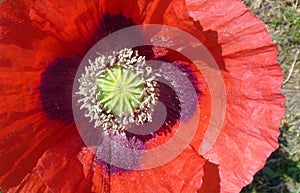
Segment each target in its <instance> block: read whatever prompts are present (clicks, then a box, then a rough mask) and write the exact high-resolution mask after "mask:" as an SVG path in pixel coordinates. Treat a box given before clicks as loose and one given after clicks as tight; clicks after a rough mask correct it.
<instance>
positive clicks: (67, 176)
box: [36, 128, 108, 193]
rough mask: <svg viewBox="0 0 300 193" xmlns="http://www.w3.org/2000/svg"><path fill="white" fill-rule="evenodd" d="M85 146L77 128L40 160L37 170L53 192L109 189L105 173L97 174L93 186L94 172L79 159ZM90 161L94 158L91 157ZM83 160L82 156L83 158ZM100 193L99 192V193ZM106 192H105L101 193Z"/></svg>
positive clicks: (64, 192)
mask: <svg viewBox="0 0 300 193" xmlns="http://www.w3.org/2000/svg"><path fill="white" fill-rule="evenodd" d="M83 146H84V144H83V142H82V140H81V138H80V136H79V135H78V133H77V131H76V129H75V128H72V130H70V133H68V135H67V136H66V138H64V139H63V140H61V141H60V143H58V144H57V145H55V146H54V147H53V148H51V149H49V150H47V151H46V152H45V153H44V154H43V156H42V157H41V158H40V159H39V161H38V163H37V166H36V170H37V172H38V174H39V175H40V176H41V178H42V179H43V181H44V182H45V183H46V184H47V186H48V187H49V188H50V189H51V191H53V192H63V193H68V192H70V193H73V192H92V189H93V188H95V186H96V187H97V186H98V187H102V189H104V190H108V188H106V189H105V187H108V184H107V182H106V181H107V180H108V178H107V179H103V175H104V172H99V173H97V175H99V176H97V181H94V183H95V185H93V181H92V178H93V175H94V174H93V173H94V172H93V171H92V170H90V168H85V166H86V165H83V164H82V163H81V162H80V160H79V158H80V156H79V153H80V151H81V149H82V147H83ZM89 158H90V161H91V160H92V159H93V157H89ZM81 159H82V156H81ZM97 192H98V191H97ZM99 192H104V191H99Z"/></svg>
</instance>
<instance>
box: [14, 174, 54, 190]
mask: <svg viewBox="0 0 300 193" xmlns="http://www.w3.org/2000/svg"><path fill="white" fill-rule="evenodd" d="M14 192H19V193H28V192H38V193H51V191H50V190H49V188H48V187H47V186H46V184H44V182H43V181H42V179H41V178H40V176H39V175H38V174H37V173H36V171H35V170H34V171H32V172H31V173H29V174H27V175H26V176H25V178H24V179H23V180H22V182H21V183H20V185H18V186H17V187H15V188H11V189H9V190H8V193H14Z"/></svg>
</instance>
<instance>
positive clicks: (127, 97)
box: [97, 66, 145, 116]
mask: <svg viewBox="0 0 300 193" xmlns="http://www.w3.org/2000/svg"><path fill="white" fill-rule="evenodd" d="M97 84H98V85H97V86H98V92H99V93H98V95H99V97H98V100H99V101H100V103H101V104H102V105H103V106H104V108H105V109H106V111H107V112H108V113H110V112H112V113H113V114H114V115H115V116H122V115H123V114H126V115H133V114H134V111H135V110H136V109H137V107H139V105H140V104H141V103H142V98H143V95H144V93H143V90H144V86H145V83H144V81H143V80H142V79H141V76H140V75H139V74H137V73H136V72H133V71H130V70H127V69H125V68H123V67H119V66H116V67H113V68H110V69H107V70H106V71H105V73H104V77H101V78H99V79H98V81H97Z"/></svg>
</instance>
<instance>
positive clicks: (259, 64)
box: [187, 0, 284, 193]
mask: <svg viewBox="0 0 300 193" xmlns="http://www.w3.org/2000/svg"><path fill="white" fill-rule="evenodd" d="M187 4H188V9H189V10H190V15H191V17H193V19H195V20H198V21H199V22H200V24H201V25H202V26H203V29H204V30H208V29H210V30H215V31H217V32H218V42H219V44H220V45H221V47H222V55H223V60H224V62H225V68H226V70H227V72H226V71H222V76H223V79H224V82H225V87H226V91H227V107H226V117H225V122H224V127H223V128H222V131H221V133H220V135H219V137H218V139H217V141H216V143H215V144H214V145H213V147H212V149H210V150H209V151H208V152H207V153H205V154H204V157H205V158H207V159H209V160H210V161H211V162H213V163H215V164H217V165H219V174H220V178H221V192H228V193H229V192H230V193H232V192H239V191H240V190H241V188H242V187H243V186H245V185H247V184H249V183H250V182H251V181H252V179H253V175H254V174H255V173H256V172H257V171H258V170H259V169H261V168H262V167H263V165H264V163H265V160H266V158H267V157H268V156H269V155H270V153H271V152H272V151H274V150H275V149H276V148H277V147H278V142H277V138H278V136H279V129H278V125H279V123H280V121H281V118H282V117H283V114H284V106H283V103H284V97H283V96H282V95H281V94H280V87H281V85H282V79H283V73H282V70H281V69H280V66H279V65H278V63H277V58H276V54H277V48H276V46H274V45H273V44H272V41H271V38H270V35H269V34H268V32H267V31H266V28H265V26H264V24H263V23H262V22H261V21H260V20H259V19H258V18H256V16H254V15H253V14H252V13H251V12H250V11H249V10H248V9H247V8H246V7H245V6H244V5H243V4H242V3H241V2H240V1H229V0H221V1H220V0H218V1H216V0H213V1H198V0H197V1H196V0H187Z"/></svg>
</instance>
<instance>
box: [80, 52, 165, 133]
mask: <svg viewBox="0 0 300 193" xmlns="http://www.w3.org/2000/svg"><path fill="white" fill-rule="evenodd" d="M89 63H90V65H89V66H86V67H85V73H84V74H82V76H81V78H79V80H78V81H79V84H80V85H79V91H78V92H76V94H77V95H79V96H80V99H79V100H78V103H79V104H81V106H80V109H85V114H84V116H85V117H87V118H89V119H90V121H95V125H94V127H98V126H100V127H102V128H103V129H104V130H113V131H117V132H119V131H122V130H124V129H126V128H127V127H129V126H130V125H131V124H136V125H139V124H144V123H146V122H151V121H152V113H153V107H154V105H155V104H156V102H157V101H158V88H157V82H156V81H155V78H156V76H157V75H159V74H157V73H154V72H153V71H152V68H151V67H150V66H147V64H146V61H145V57H142V56H139V55H138V53H137V52H135V53H134V51H133V50H132V49H127V48H125V49H123V50H121V51H119V52H113V54H112V55H109V56H105V55H102V56H99V57H97V58H95V59H94V61H92V60H89Z"/></svg>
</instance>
